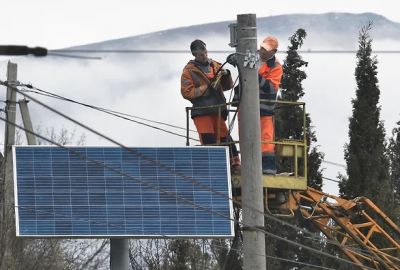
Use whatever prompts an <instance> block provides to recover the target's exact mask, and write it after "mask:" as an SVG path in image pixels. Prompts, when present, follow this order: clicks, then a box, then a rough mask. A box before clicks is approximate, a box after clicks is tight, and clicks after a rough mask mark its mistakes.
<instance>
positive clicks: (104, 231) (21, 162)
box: [14, 146, 233, 238]
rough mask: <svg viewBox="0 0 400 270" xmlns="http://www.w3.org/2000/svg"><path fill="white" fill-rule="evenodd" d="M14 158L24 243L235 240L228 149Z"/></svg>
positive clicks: (76, 150) (41, 150) (24, 153)
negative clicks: (70, 239) (113, 238)
mask: <svg viewBox="0 0 400 270" xmlns="http://www.w3.org/2000/svg"><path fill="white" fill-rule="evenodd" d="M14 158H15V159H14V164H15V183H16V194H17V196H16V209H17V221H18V223H17V225H18V227H17V234H18V235H19V236H34V237H82V238H83V237H109V236H126V237H140V238H145V237H174V236H177V237H230V236H232V235H233V222H232V220H231V213H232V203H231V201H230V200H229V196H230V178H229V173H228V172H229V170H228V169H229V168H228V162H227V160H228V154H227V149H226V148H223V147H180V148H131V149H129V150H127V149H122V148H117V147H69V148H68V149H64V148H58V147H48V146H17V147H15V148H14ZM220 194H224V195H223V196H221V195H220Z"/></svg>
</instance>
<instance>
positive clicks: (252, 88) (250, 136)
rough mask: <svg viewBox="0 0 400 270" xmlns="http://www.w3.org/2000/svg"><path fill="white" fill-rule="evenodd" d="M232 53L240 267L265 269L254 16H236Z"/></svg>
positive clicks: (249, 269)
mask: <svg viewBox="0 0 400 270" xmlns="http://www.w3.org/2000/svg"><path fill="white" fill-rule="evenodd" d="M236 50H237V59H238V68H239V73H240V76H241V92H242V94H241V99H240V105H239V111H240V121H239V134H240V152H241V155H242V173H241V189H242V203H243V205H242V208H243V223H244V226H243V250H244V261H243V264H244V269H245V270H265V269H267V266H266V261H265V235H264V233H263V232H262V231H261V229H264V215H263V213H264V204H263V185H262V172H261V137H260V133H261V131H260V97H259V90H258V89H259V86H258V70H257V65H256V58H257V57H256V53H257V26H256V15H255V14H241V15H238V16H237V49H236Z"/></svg>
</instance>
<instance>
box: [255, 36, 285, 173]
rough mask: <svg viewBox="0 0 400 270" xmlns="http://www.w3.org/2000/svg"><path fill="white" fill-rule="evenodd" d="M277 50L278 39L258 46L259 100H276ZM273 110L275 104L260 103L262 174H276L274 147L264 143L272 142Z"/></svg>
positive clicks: (279, 74) (268, 39)
mask: <svg viewBox="0 0 400 270" xmlns="http://www.w3.org/2000/svg"><path fill="white" fill-rule="evenodd" d="M277 50H278V39H277V38H276V37H273V36H268V37H266V38H265V39H264V40H263V42H262V43H261V45H260V61H261V66H260V68H259V69H258V80H259V86H260V100H262V99H268V100H276V98H277V93H278V89H279V85H280V83H281V79H282V74H283V70H282V65H281V64H280V63H279V61H278V59H277V58H276V56H275V53H276V52H277ZM274 108H275V103H265V102H261V103H260V120H261V141H262V142H263V143H262V144H261V152H262V171H263V174H276V160H275V145H274V144H272V143H265V142H268V141H269V142H271V141H274V129H275V128H274V119H273V116H274Z"/></svg>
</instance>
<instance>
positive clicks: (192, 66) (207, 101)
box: [181, 60, 233, 118]
mask: <svg viewBox="0 0 400 270" xmlns="http://www.w3.org/2000/svg"><path fill="white" fill-rule="evenodd" d="M199 65H200V64H199V63H197V62H195V61H193V60H191V61H189V63H188V64H187V65H186V66H185V68H184V69H183V72H182V77H181V94H182V96H183V97H184V98H185V99H187V100H189V101H190V102H192V104H193V107H205V106H212V105H219V104H225V103H226V100H225V96H224V93H223V91H226V90H229V89H231V88H232V86H233V81H232V77H231V75H230V74H229V75H224V76H222V77H221V80H220V83H219V84H218V85H217V86H216V89H214V88H210V87H208V88H207V89H205V90H204V89H202V88H201V86H204V85H210V81H211V80H212V79H213V78H214V77H215V74H216V72H217V71H218V69H219V68H220V67H221V64H220V63H218V62H216V61H214V60H211V62H210V65H209V70H210V72H207V73H205V72H204V71H203V70H202V68H201V67H200V66H199ZM203 68H204V67H203ZM214 113H218V107H215V108H200V109H193V110H192V111H191V116H192V118H193V117H195V116H198V115H207V114H214ZM221 113H222V115H224V114H226V107H222V108H221Z"/></svg>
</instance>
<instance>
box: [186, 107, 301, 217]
mask: <svg viewBox="0 0 400 270" xmlns="http://www.w3.org/2000/svg"><path fill="white" fill-rule="evenodd" d="M260 103H266V104H271V103H274V104H276V108H275V110H284V109H285V108H290V107H291V108H293V107H298V108H299V109H300V111H302V113H303V119H302V130H303V131H302V137H301V138H276V137H275V138H274V140H273V141H261V143H262V144H264V143H266V144H274V145H275V155H276V157H277V159H278V160H285V162H286V164H288V163H290V164H291V165H290V167H291V169H290V171H289V172H287V171H280V170H279V169H280V168H279V165H278V173H277V174H275V175H263V176H262V179H261V180H262V182H263V188H264V194H265V198H264V201H265V209H266V210H267V211H270V210H271V212H274V213H275V214H283V215H290V216H292V215H294V213H293V211H292V210H290V209H292V207H291V205H293V204H295V203H296V202H295V201H293V197H292V196H289V194H290V193H291V192H292V191H304V190H307V153H308V151H307V147H308V146H307V130H306V111H305V103H304V102H290V101H275V100H260ZM232 105H235V104H234V103H227V104H222V105H214V106H208V107H196V108H194V107H187V108H186V145H190V137H189V132H190V129H189V122H190V121H189V119H190V116H189V115H190V111H191V110H196V109H204V108H218V114H219V116H221V115H222V110H223V108H224V107H225V106H227V109H228V111H229V112H230V113H234V116H233V117H232V122H234V120H235V118H236V114H237V111H238V110H237V109H232V107H231V106H232ZM228 119H229V118H228ZM229 120H231V119H229ZM274 123H275V121H274ZM229 126H230V127H232V126H233V124H232V123H229ZM230 131H232V130H231V128H230ZM219 134H220V127H219V126H218V128H217V134H216V138H217V142H216V144H215V145H226V146H229V144H239V145H240V139H239V140H238V141H231V142H228V143H222V142H221V141H220V140H219V138H220V136H219ZM260 153H261V152H260ZM260 169H261V168H260ZM241 183H242V182H241V177H240V175H232V188H233V198H234V200H238V201H240V194H241ZM278 192H279V193H281V194H284V195H285V200H282V198H281V199H280V201H278V200H277V193H278ZM288 204H289V205H288ZM286 209H288V211H282V210H286Z"/></svg>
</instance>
